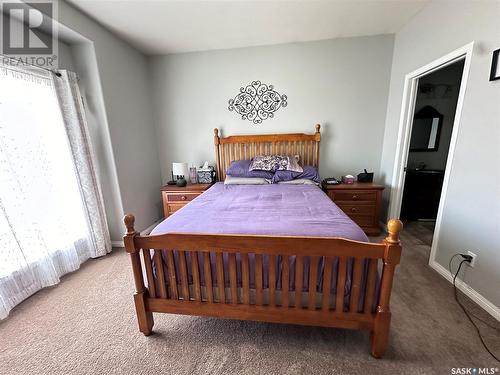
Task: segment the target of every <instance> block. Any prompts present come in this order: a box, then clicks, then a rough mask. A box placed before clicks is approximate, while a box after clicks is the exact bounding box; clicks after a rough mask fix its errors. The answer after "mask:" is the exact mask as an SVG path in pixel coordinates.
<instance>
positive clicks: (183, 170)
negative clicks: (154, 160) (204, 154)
mask: <svg viewBox="0 0 500 375" xmlns="http://www.w3.org/2000/svg"><path fill="white" fill-rule="evenodd" d="M172 173H173V174H174V176H187V175H188V163H172Z"/></svg>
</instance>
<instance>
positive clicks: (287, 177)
mask: <svg viewBox="0 0 500 375" xmlns="http://www.w3.org/2000/svg"><path fill="white" fill-rule="evenodd" d="M302 169H303V171H302V172H293V171H276V172H275V173H274V176H273V179H272V180H271V181H272V183H273V184H277V183H278V182H281V181H291V180H295V179H299V178H300V179H307V180H311V181H314V182H317V183H318V184H319V183H320V182H321V178H320V177H319V173H318V170H317V169H316V168H315V167H313V166H310V165H305V166H303V167H302Z"/></svg>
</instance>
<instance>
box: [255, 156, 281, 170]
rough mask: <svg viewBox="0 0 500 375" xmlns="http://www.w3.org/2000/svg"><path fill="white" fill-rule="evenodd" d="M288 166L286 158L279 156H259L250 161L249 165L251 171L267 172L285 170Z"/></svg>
mask: <svg viewBox="0 0 500 375" xmlns="http://www.w3.org/2000/svg"><path fill="white" fill-rule="evenodd" d="M287 166H288V158H287V157H286V156H285V157H284V156H279V155H259V156H256V157H254V158H253V159H252V162H251V164H250V168H249V169H250V170H251V171H256V170H258V171H268V172H274V171H277V170H286V167H287Z"/></svg>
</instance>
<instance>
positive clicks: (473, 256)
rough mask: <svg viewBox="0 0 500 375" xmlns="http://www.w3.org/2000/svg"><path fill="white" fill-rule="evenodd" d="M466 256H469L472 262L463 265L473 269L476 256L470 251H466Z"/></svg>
mask: <svg viewBox="0 0 500 375" xmlns="http://www.w3.org/2000/svg"><path fill="white" fill-rule="evenodd" d="M467 255H470V256H471V257H472V260H471V261H470V263H469V262H467V263H465V264H467V265H468V266H470V267H474V266H475V265H476V258H477V255H476V254H474V253H473V252H472V251H467Z"/></svg>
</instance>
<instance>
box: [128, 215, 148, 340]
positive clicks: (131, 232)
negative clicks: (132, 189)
mask: <svg viewBox="0 0 500 375" xmlns="http://www.w3.org/2000/svg"><path fill="white" fill-rule="evenodd" d="M123 222H124V223H125V226H126V227H127V232H126V233H125V235H124V236H123V242H124V244H125V250H126V251H127V253H129V254H130V261H131V262H132V271H133V272H134V282H135V293H134V302H135V311H136V314H137V322H138V323H139V331H141V332H142V333H144V335H145V336H149V335H150V334H151V333H152V331H153V324H154V321H153V313H152V312H150V311H147V310H146V296H147V294H146V288H145V286H144V278H143V276H142V268H141V259H140V257H139V252H140V249H136V247H135V243H134V238H135V236H136V235H137V232H136V231H135V229H134V222H135V218H134V215H131V214H127V215H125V217H124V218H123Z"/></svg>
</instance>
